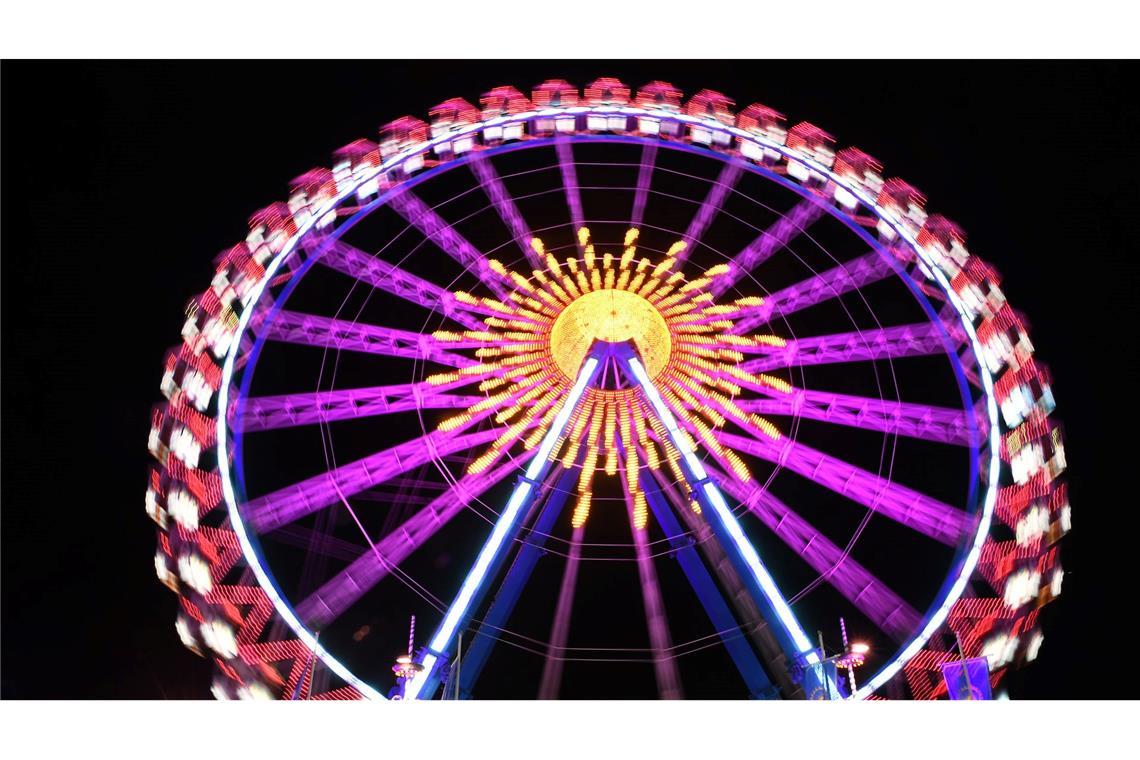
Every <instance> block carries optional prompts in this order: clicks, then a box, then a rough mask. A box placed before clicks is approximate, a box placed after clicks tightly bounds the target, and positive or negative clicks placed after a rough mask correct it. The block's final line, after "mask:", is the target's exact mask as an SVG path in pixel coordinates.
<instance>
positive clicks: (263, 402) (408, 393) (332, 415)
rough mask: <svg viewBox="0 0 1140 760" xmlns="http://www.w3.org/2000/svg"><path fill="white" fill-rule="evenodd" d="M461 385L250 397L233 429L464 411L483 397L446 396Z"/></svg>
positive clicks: (399, 386) (347, 389)
mask: <svg viewBox="0 0 1140 760" xmlns="http://www.w3.org/2000/svg"><path fill="white" fill-rule="evenodd" d="M463 384H464V383H462V382H458V383H452V384H450V385H431V384H429V383H409V384H407V385H379V386H374V387H371V388H346V389H342V390H335V391H317V392H314V391H309V392H308V393H288V394H284V395H281V396H260V397H251V398H247V399H245V401H243V402H242V406H241V419H239V420H236V421H235V422H234V428H235V429H238V430H241V431H243V432H246V433H248V432H252V431H255V430H275V429H278V428H284V427H294V426H297V425H314V424H316V423H318V422H332V421H336V420H351V419H358V418H361V417H376V416H379V415H383V414H393V413H396V412H409V411H415V410H417V409H466V408H468V407H471V406H473V405H475V404H477V403H479V402H480V401H482V400H483V399H484V397H483V396H453V395H451V394H449V393H448V392H447V391H448V390H449V389H450V388H453V387H456V386H458V385H463Z"/></svg>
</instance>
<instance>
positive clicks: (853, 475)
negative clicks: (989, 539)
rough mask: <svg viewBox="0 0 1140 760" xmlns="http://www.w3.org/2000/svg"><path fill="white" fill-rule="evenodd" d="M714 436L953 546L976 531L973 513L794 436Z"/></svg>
mask: <svg viewBox="0 0 1140 760" xmlns="http://www.w3.org/2000/svg"><path fill="white" fill-rule="evenodd" d="M716 437H717V440H719V441H720V442H721V443H723V444H724V445H726V446H729V447H731V448H733V449H735V450H736V451H740V452H743V453H745V454H750V455H752V456H755V457H759V458H761V459H764V460H767V461H769V462H773V463H776V464H779V465H781V466H783V467H786V468H787V469H789V470H791V471H792V472H794V473H797V474H799V475H802V476H803V477H805V478H808V479H809V480H813V481H815V482H816V483H818V484H820V485H821V486H824V487H825V488H829V489H831V490H832V491H835V492H836V493H838V494H841V495H843V496H846V497H847V498H848V499H851V500H852V501H854V502H856V503H858V504H862V505H863V506H865V507H868V508H869V509H873V510H874V511H876V512H878V513H880V514H882V515H883V516H884V517H889V518H890V519H892V520H894V521H895V522H897V523H899V524H901V525H905V526H907V527H908V528H913V529H914V530H917V531H919V532H920V533H922V534H923V535H926V536H929V537H931V538H933V539H935V540H937V541H941V542H942V543H944V544H949V545H950V546H955V545H956V544H957V543H958V542H959V541H961V540H962V539H963V538H964V537H965V536H968V535H971V534H972V533H973V528H974V525H975V523H974V518H973V517H971V516H970V514H969V513H967V512H965V511H963V510H960V509H957V508H955V507H952V506H950V505H949V504H946V503H943V502H941V501H938V500H937V499H934V498H931V497H930V496H926V495H925V494H921V493H919V492H918V491H914V490H912V489H910V488H907V487H906V486H902V485H899V484H898V483H892V482H891V481H889V480H887V479H886V478H882V477H879V476H878V475H875V474H874V473H871V472H867V471H866V470H864V469H862V468H859V467H856V466H855V465H853V464H850V463H848V462H844V461H843V460H842V459H837V458H835V457H832V456H828V455H827V454H823V453H821V452H819V451H816V450H815V449H812V448H810V447H808V446H805V445H803V444H802V443H796V442H795V441H794V440H792V439H790V438H783V439H781V440H779V441H774V440H772V439H771V438H769V437H767V436H766V435H763V434H762V433H760V432H759V431H756V434H755V435H754V436H751V437H744V436H740V435H734V434H732V433H725V432H717V433H716Z"/></svg>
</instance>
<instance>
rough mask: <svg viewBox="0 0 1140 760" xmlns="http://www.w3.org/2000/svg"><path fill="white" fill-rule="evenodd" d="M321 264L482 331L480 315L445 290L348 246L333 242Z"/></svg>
mask: <svg viewBox="0 0 1140 760" xmlns="http://www.w3.org/2000/svg"><path fill="white" fill-rule="evenodd" d="M320 263H321V264H324V265H325V266H327V267H330V268H332V269H335V270H337V271H338V272H342V273H344V274H347V275H348V276H349V277H352V278H355V279H357V280H360V281H361V282H364V283H367V284H369V285H371V286H372V287H374V288H376V289H377V290H383V291H385V292H387V293H391V294H393V295H396V296H399V297H400V298H403V299H404V300H406V301H410V302H411V303H415V304H419V305H420V306H423V307H424V308H425V309H430V310H432V311H435V310H440V311H442V312H443V313H444V314H446V315H447V316H449V317H451V318H452V319H454V320H455V321H456V322H458V323H459V324H461V325H463V326H464V327H466V328H468V329H469V330H481V329H482V328H483V322H482V320H480V319H479V318H478V317H477V316H475V315H476V314H479V313H481V312H480V311H479V310H477V309H473V308H471V307H470V306H468V305H467V304H464V303H461V302H460V301H458V300H456V298H455V296H454V295H452V294H451V293H450V292H448V291H447V290H445V289H444V288H441V287H440V286H438V285H435V284H433V283H430V282H428V281H427V280H425V279H423V278H422V277H417V276H415V275H414V274H411V273H410V272H405V271H404V270H403V269H400V268H399V267H398V266H396V265H394V264H389V263H388V262H386V261H382V260H380V259H379V258H378V257H376V256H371V255H369V254H367V253H365V252H364V251H361V250H360V249H358V248H354V247H352V246H351V245H348V244H347V243H343V242H341V241H339V240H336V241H334V242H333V243H332V244H331V245H330V246H329V247H328V249H327V250H325V252H324V253H323V254H322V255H321V259H320Z"/></svg>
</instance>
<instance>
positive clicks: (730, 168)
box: [677, 162, 744, 264]
mask: <svg viewBox="0 0 1140 760" xmlns="http://www.w3.org/2000/svg"><path fill="white" fill-rule="evenodd" d="M743 171H744V170H743V169H742V168H741V166H740V165H739V164H736V163H732V162H728V163H726V164H725V165H724V166H723V167H722V168H721V170H720V175H719V176H718V177H717V178H716V182H715V183H714V184H713V186H712V187H711V188H709V192H708V195H706V196H705V200H704V203H702V204H701V207H700V208H699V209H697V213H696V215H695V216H694V217H693V220H692V221H691V222H689V228H688V229H687V230H686V231H685V238H684V239H685V242H687V243H688V244H689V246H688V248H686V249H685V250H683V251H681V252H680V253H678V254H677V262H678V264H680V263H681V262H683V261H685V260H686V259H687V258H689V253H691V252H692V250H693V247H694V246H696V244H697V242H698V241H700V239H701V235H703V234H705V230H707V229H708V227H709V225H710V224H712V220H713V217H715V216H716V215H717V213H718V212H719V211H720V208H721V206H723V205H724V201H725V199H727V198H728V194H729V193H730V192H732V188H734V187H735V186H736V182H737V180H739V179H740V175H741V173H742V172H743Z"/></svg>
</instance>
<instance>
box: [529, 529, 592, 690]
mask: <svg viewBox="0 0 1140 760" xmlns="http://www.w3.org/2000/svg"><path fill="white" fill-rule="evenodd" d="M584 533H585V529H584V528H575V529H574V533H573V535H572V536H571V538H570V551H569V552H568V555H567V557H566V569H565V570H563V571H562V584H561V585H560V586H559V587H558V604H557V606H556V607H555V609H554V623H553V624H552V625H551V628H550V638H549V639H548V641H549V642H550V643H549V644H548V645H547V648H546V662H545V663H544V664H543V667H542V680H541V681H540V682H539V685H538V698H539V699H558V692H559V690H560V689H561V687H562V663H563V652H564V651H565V649H566V640H567V638H568V637H569V636H570V613H571V612H572V611H573V608H574V589H575V587H576V586H577V584H578V564H579V562H580V561H581V557H582V536H583V534H584Z"/></svg>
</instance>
